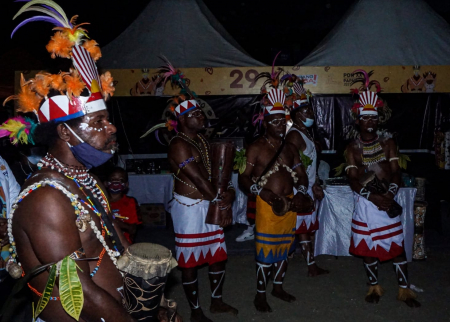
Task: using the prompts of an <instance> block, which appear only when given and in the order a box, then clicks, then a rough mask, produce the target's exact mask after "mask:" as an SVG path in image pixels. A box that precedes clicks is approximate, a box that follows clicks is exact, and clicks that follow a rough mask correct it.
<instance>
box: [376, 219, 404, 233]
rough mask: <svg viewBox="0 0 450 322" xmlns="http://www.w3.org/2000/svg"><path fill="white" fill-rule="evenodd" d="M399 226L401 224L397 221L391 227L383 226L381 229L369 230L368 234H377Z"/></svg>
mask: <svg viewBox="0 0 450 322" xmlns="http://www.w3.org/2000/svg"><path fill="white" fill-rule="evenodd" d="M401 225H402V223H401V221H399V222H397V223H395V224H392V225H388V226H383V227H380V228H375V229H370V232H371V233H378V232H380V231H383V230H388V229H392V228H395V227H398V226H401Z"/></svg>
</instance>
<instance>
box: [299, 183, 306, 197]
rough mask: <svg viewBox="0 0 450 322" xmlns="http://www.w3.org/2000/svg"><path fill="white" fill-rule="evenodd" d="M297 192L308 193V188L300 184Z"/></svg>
mask: <svg viewBox="0 0 450 322" xmlns="http://www.w3.org/2000/svg"><path fill="white" fill-rule="evenodd" d="M297 192H300V193H302V194H304V195H307V194H308V189H307V188H306V187H305V186H304V185H300V186H298V188H297Z"/></svg>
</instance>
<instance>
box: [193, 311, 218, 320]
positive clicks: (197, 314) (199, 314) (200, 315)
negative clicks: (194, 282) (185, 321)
mask: <svg viewBox="0 0 450 322" xmlns="http://www.w3.org/2000/svg"><path fill="white" fill-rule="evenodd" d="M191 322H213V321H212V320H210V319H208V318H207V317H206V316H205V315H204V314H203V311H202V309H201V308H199V309H196V310H192V311H191Z"/></svg>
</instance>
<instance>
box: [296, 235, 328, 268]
mask: <svg viewBox="0 0 450 322" xmlns="http://www.w3.org/2000/svg"><path fill="white" fill-rule="evenodd" d="M300 240H301V241H300V247H301V250H302V255H303V257H304V258H305V260H306V264H307V265H308V276H309V277H314V276H317V275H324V274H328V273H329V271H328V270H326V269H323V268H320V267H319V266H317V264H316V261H315V259H314V249H313V247H312V243H311V236H310V235H309V234H300Z"/></svg>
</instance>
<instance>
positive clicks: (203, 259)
mask: <svg viewBox="0 0 450 322" xmlns="http://www.w3.org/2000/svg"><path fill="white" fill-rule="evenodd" d="M227 258H228V256H227V252H226V251H225V250H224V249H223V248H222V247H220V248H219V249H218V250H217V251H216V252H215V253H214V256H212V255H211V251H208V253H207V254H206V256H203V253H201V254H200V256H199V258H198V260H197V261H196V260H195V255H194V254H191V256H190V257H189V259H188V260H187V261H186V260H185V259H184V255H183V253H181V254H180V257H179V258H178V266H179V267H181V268H191V267H196V266H200V265H203V264H206V263H207V264H208V265H212V264H214V263H218V262H222V261H224V260H226V259H227Z"/></svg>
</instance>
